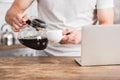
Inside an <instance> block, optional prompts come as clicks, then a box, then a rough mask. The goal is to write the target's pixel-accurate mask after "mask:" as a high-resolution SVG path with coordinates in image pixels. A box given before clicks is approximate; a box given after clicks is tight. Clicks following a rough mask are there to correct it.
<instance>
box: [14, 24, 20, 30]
mask: <svg viewBox="0 0 120 80" xmlns="http://www.w3.org/2000/svg"><path fill="white" fill-rule="evenodd" d="M12 24H13V25H12V26H13V28H12V29H13V31H15V32H18V31H19V30H20V27H19V26H18V25H17V24H15V23H12Z"/></svg>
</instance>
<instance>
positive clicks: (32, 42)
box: [18, 19, 48, 50]
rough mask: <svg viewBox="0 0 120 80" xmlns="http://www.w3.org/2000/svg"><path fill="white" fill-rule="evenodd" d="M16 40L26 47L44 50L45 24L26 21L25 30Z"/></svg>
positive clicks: (45, 40)
mask: <svg viewBox="0 0 120 80" xmlns="http://www.w3.org/2000/svg"><path fill="white" fill-rule="evenodd" d="M18 39H19V41H20V43H22V44H23V45H25V46H26V47H29V48H32V49H36V50H44V49H45V48H46V47H47V44H48V39H47V37H46V23H45V22H44V21H41V20H39V19H33V20H27V21H26V28H25V29H23V30H21V31H20V32H19V36H18Z"/></svg>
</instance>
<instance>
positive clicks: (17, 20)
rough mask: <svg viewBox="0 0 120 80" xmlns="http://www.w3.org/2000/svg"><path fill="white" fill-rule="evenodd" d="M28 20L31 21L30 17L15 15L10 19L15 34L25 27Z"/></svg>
mask: <svg viewBox="0 0 120 80" xmlns="http://www.w3.org/2000/svg"><path fill="white" fill-rule="evenodd" d="M28 19H29V16H28V15H24V14H15V15H13V16H12V17H10V18H9V23H10V25H11V26H12V29H13V30H14V31H15V32H18V31H19V30H20V29H21V28H22V27H24V25H25V24H26V21H27V20H28Z"/></svg>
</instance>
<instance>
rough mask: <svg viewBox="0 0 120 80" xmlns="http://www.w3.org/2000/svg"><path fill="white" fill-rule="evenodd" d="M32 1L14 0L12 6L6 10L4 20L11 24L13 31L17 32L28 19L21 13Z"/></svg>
mask: <svg viewBox="0 0 120 80" xmlns="http://www.w3.org/2000/svg"><path fill="white" fill-rule="evenodd" d="M32 2H33V0H14V2H13V4H12V6H11V7H10V9H9V10H8V11H7V14H6V16H5V19H6V22H7V23H9V24H10V25H11V26H12V28H13V30H14V31H15V32H18V31H19V30H20V29H21V28H22V27H23V26H24V25H25V23H26V21H27V20H28V19H29V16H28V15H26V14H23V13H24V11H25V10H26V9H27V8H28V7H29V6H30V5H31V4H32Z"/></svg>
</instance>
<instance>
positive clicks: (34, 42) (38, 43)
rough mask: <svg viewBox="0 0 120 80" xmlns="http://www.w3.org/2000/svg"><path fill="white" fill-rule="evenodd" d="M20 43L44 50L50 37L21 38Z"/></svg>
mask: <svg viewBox="0 0 120 80" xmlns="http://www.w3.org/2000/svg"><path fill="white" fill-rule="evenodd" d="M19 41H20V43H22V44H23V45H25V46H26V47H29V48H32V49H36V50H44V49H45V48H46V47H47V44H48V39H47V38H42V39H19Z"/></svg>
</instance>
